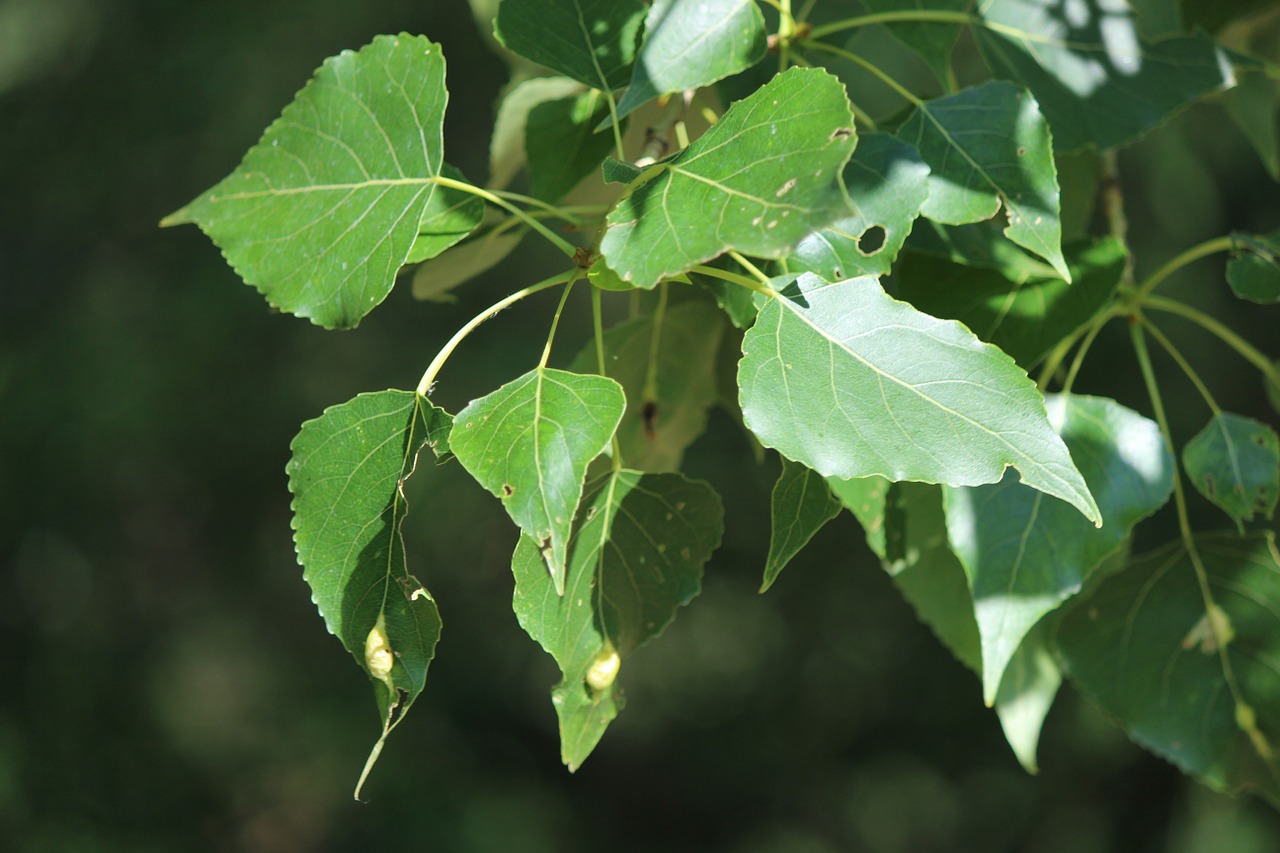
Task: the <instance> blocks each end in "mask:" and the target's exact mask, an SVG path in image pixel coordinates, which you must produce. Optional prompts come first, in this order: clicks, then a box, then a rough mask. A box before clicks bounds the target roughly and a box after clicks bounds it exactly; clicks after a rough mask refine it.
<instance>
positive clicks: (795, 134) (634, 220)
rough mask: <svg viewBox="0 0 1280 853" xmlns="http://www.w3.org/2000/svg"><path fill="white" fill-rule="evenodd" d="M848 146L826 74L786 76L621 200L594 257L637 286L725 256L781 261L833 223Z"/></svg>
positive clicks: (835, 85) (839, 95) (833, 84)
mask: <svg viewBox="0 0 1280 853" xmlns="http://www.w3.org/2000/svg"><path fill="white" fill-rule="evenodd" d="M853 145H854V132H853V115H852V113H851V112H850V107H849V98H848V96H847V95H845V91H844V86H843V85H842V84H841V83H840V81H839V80H837V79H836V78H835V77H833V76H831V75H830V74H828V73H826V72H825V71H821V70H819V69H813V68H792V69H790V70H789V71H786V72H785V73H783V74H779V75H778V76H776V77H774V78H773V80H771V81H770V82H769V83H767V84H766V85H764V86H762V87H761V88H760V89H759V90H757V91H756V92H755V94H753V95H751V96H750V97H748V98H746V99H744V100H742V101H739V102H738V103H736V104H734V105H733V106H732V107H730V108H729V109H728V111H726V112H725V114H724V116H723V117H721V119H720V121H719V122H718V123H716V124H715V125H714V126H713V127H711V128H710V129H709V130H708V131H707V132H706V133H704V134H703V135H702V136H701V137H699V138H698V139H697V140H696V141H694V142H693V144H691V145H690V146H689V147H688V148H686V149H684V150H683V151H681V152H680V153H679V154H677V155H675V156H674V157H673V158H672V159H671V160H669V161H665V163H664V165H665V168H661V167H660V168H658V169H655V170H654V171H655V172H656V173H657V174H656V176H655V177H653V178H651V179H650V180H649V181H647V182H646V183H643V184H641V185H640V186H638V187H636V188H635V189H634V190H633V191H632V193H631V194H630V195H629V196H627V197H625V198H623V199H622V200H621V201H619V202H618V204H617V206H615V207H614V209H613V211H612V212H610V214H609V216H608V220H607V225H608V230H607V231H606V232H605V235H604V239H603V241H602V242H601V251H602V253H603V254H604V256H605V259H606V261H607V262H608V264H609V266H610V267H612V268H613V269H614V270H615V271H616V272H617V273H618V274H619V275H620V276H622V278H623V280H625V281H629V282H631V283H632V284H634V285H636V286H637V287H643V288H651V287H653V286H654V285H655V284H657V283H658V282H659V281H661V280H662V279H663V278H664V277H666V276H670V275H673V274H675V273H679V272H684V271H686V270H688V269H689V268H690V267H692V266H693V265H694V264H699V263H702V262H703V261H706V260H710V259H711V258H714V257H715V256H717V255H719V254H721V253H722V252H724V251H726V250H728V249H738V250H740V251H743V252H746V253H748V254H751V255H755V256H758V257H768V258H776V257H780V256H782V255H783V254H785V253H786V252H787V251H789V250H790V249H791V247H792V246H794V245H795V244H796V243H798V242H799V241H800V240H801V239H802V238H803V237H804V236H805V235H806V234H808V233H809V232H810V231H812V230H814V229H815V228H819V227H821V226H823V225H825V224H827V223H828V222H831V221H832V220H834V219H837V218H839V214H840V213H841V212H842V210H843V205H844V200H843V196H842V194H841V192H840V188H839V185H838V182H837V178H838V176H839V173H840V170H841V169H842V168H843V167H844V164H845V162H846V161H847V160H848V159H849V155H850V153H852V151H853ZM743 152H750V154H751V157H750V161H751V162H750V168H744V160H743Z"/></svg>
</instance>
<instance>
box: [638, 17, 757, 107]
mask: <svg viewBox="0 0 1280 853" xmlns="http://www.w3.org/2000/svg"><path fill="white" fill-rule="evenodd" d="M765 41H766V32H765V25H764V15H762V14H761V13H760V7H759V6H757V5H756V3H755V0H655V2H654V4H653V5H652V6H650V7H649V15H648V17H647V18H646V19H645V39H644V46H643V47H642V48H641V49H640V55H639V56H638V57H637V59H636V64H635V68H634V69H633V70H632V72H631V84H630V85H629V86H628V87H627V91H626V92H625V93H624V94H623V96H622V100H621V101H619V102H618V115H619V116H624V115H627V114H628V113H630V112H631V111H632V110H634V109H635V108H636V107H639V106H640V105H641V104H644V103H645V102H646V101H648V100H650V99H651V98H656V97H658V96H659V95H666V94H668V93H671V92H683V91H685V90H686V89H697V88H700V87H702V86H708V85H710V84H712V83H714V82H716V81H717V80H720V79H723V78H725V77H728V76H729V75H730V74H737V73H738V72H739V71H742V70H743V69H745V68H750V67H751V66H752V65H755V64H756V63H757V62H759V61H760V60H761V59H763V58H764V52H765Z"/></svg>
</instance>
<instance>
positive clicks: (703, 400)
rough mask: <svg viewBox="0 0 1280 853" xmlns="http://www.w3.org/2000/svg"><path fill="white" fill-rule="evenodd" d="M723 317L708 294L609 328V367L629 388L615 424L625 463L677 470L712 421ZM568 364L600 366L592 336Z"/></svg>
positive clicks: (606, 346)
mask: <svg viewBox="0 0 1280 853" xmlns="http://www.w3.org/2000/svg"><path fill="white" fill-rule="evenodd" d="M724 330H725V320H724V317H723V316H722V315H721V313H720V312H719V311H718V310H716V307H715V306H714V305H712V304H710V303H709V302H703V301H697V300H690V301H687V302H681V303H678V304H676V305H671V306H669V307H667V308H666V309H665V310H664V311H663V312H662V314H661V316H659V314H658V313H657V312H656V311H655V312H652V313H649V314H646V315H645V316H643V317H638V318H636V319H635V320H628V321H625V322H623V323H620V324H618V325H616V326H614V327H613V328H611V329H609V330H608V331H606V332H605V334H604V352H605V375H606V376H608V377H610V378H611V379H615V380H617V382H618V383H619V384H620V385H622V388H623V391H624V392H625V393H626V395H627V410H626V413H625V414H624V415H623V416H622V422H621V424H619V426H618V447H619V449H620V450H621V452H622V460H623V464H624V465H626V466H627V467H628V468H633V469H636V470H640V471H654V472H657V471H675V470H677V469H679V467H680V461H681V459H682V458H683V456H684V451H685V448H687V447H688V446H689V445H690V444H692V443H693V442H694V441H695V440H696V439H697V438H698V436H700V435H702V433H703V432H704V431H705V430H706V428H707V412H708V410H709V409H710V408H711V406H712V405H713V404H714V403H715V401H716V353H717V352H718V351H719V349H720V340H721V338H722V337H723V336H724ZM571 369H572V370H575V371H579V372H582V373H587V372H592V371H594V370H595V369H596V348H595V343H594V342H592V343H589V344H588V345H587V346H586V347H584V348H583V350H582V352H581V353H579V354H578V357H577V358H576V359H574V362H573V364H572V365H571Z"/></svg>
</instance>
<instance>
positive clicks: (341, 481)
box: [288, 391, 448, 795]
mask: <svg viewBox="0 0 1280 853" xmlns="http://www.w3.org/2000/svg"><path fill="white" fill-rule="evenodd" d="M447 421H448V415H447V414H446V413H445V412H444V411H443V410H442V409H438V408H436V407H435V406H433V405H431V404H430V403H428V402H427V401H426V400H425V399H424V398H421V397H419V396H418V395H417V394H415V393H413V392H411V391H382V392H379V393H376V394H361V395H360V396H358V397H356V398H355V399H353V400H350V401H348V402H346V403H343V404H342V405H340V406H333V407H331V408H329V409H326V410H325V412H324V414H323V415H321V416H320V417H319V418H316V419H315V420H311V421H307V422H306V423H305V424H303V425H302V429H301V431H300V432H299V433H298V435H297V437H296V438H295V439H294V440H293V445H292V450H293V457H292V459H290V461H289V465H288V474H289V491H290V492H291V493H292V494H293V529H294V543H295V545H296V547H297V551H298V561H299V562H300V563H301V564H302V567H303V577H304V579H305V580H306V582H307V585H308V586H310V587H311V595H312V600H313V601H315V604H316V607H317V609H319V611H320V615H321V616H323V617H324V621H325V625H326V626H327V627H328V628H329V631H330V632H331V633H332V634H334V635H335V636H337V637H338V639H339V640H341V641H342V644H343V645H344V646H345V647H346V648H347V651H349V652H351V654H352V655H354V656H355V658H356V661H357V662H359V663H360V665H361V666H362V667H364V669H365V671H366V672H367V673H368V674H369V678H370V679H371V680H372V681H373V684H374V690H375V692H376V695H377V700H378V707H379V709H380V711H381V714H382V720H383V729H382V738H380V739H379V741H378V745H377V746H376V747H375V748H374V752H373V754H372V755H371V756H370V759H369V765H367V766H366V770H365V773H366V774H367V773H368V766H371V765H372V763H373V761H374V759H375V758H376V757H377V754H378V751H379V750H380V748H381V745H382V742H383V740H385V738H386V736H387V735H388V734H389V733H390V732H391V729H393V728H395V726H396V725H397V724H398V723H399V722H400V720H402V719H403V718H404V715H405V713H406V712H407V711H408V710H409V707H410V706H411V705H412V704H413V702H414V700H415V699H417V698H418V695H419V694H420V693H421V692H422V688H423V686H424V685H425V684H426V679H427V667H428V666H429V665H430V663H431V659H432V657H433V656H434V654H435V646H436V642H437V641H438V640H439V639H440V616H439V614H438V612H437V610H436V603H435V600H434V599H433V598H432V597H431V594H430V593H428V592H427V590H426V588H425V587H423V585H422V584H421V583H420V582H419V581H418V579H417V578H415V577H414V576H413V575H412V574H410V573H409V569H408V566H407V565H406V563H405V554H404V543H403V541H402V540H401V537H400V527H401V525H402V524H403V522H404V516H405V513H406V512H407V510H408V506H407V504H406V502H405V499H404V493H403V490H402V486H403V483H404V481H405V479H407V478H408V477H409V475H410V474H412V473H413V470H414V466H415V465H416V463H417V457H418V453H419V451H420V450H421V448H422V447H423V446H424V444H427V443H429V442H431V441H433V440H434V441H436V442H438V441H439V439H440V436H441V430H447V429H448V427H447ZM361 781H363V777H362V779H361ZM358 793H359V792H358V790H357V795H358Z"/></svg>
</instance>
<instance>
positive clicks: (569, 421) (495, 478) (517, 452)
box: [449, 367, 626, 592]
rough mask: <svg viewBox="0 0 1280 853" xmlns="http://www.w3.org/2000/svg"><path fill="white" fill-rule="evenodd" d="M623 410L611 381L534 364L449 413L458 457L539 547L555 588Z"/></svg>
mask: <svg viewBox="0 0 1280 853" xmlns="http://www.w3.org/2000/svg"><path fill="white" fill-rule="evenodd" d="M625 408H626V400H625V398H624V397H623V393H622V388H621V387H620V386H619V385H618V383H617V382H614V381H613V380H612V379H606V378H605V377H603V376H583V375H581V374H577V373H569V372H568V371H564V370H552V369H548V368H543V367H538V368H535V369H533V370H531V371H529V372H528V373H526V374H525V375H524V376H521V377H520V378H519V379H515V380H513V381H511V382H508V383H507V384H506V385H503V386H502V387H501V388H499V389H498V390H497V391H494V392H493V393H491V394H488V395H487V396H484V397H481V398H480V399H479V400H472V401H471V403H470V404H468V405H467V407H466V408H465V409H463V410H462V411H461V412H459V413H458V414H457V416H456V417H455V418H454V426H453V433H452V435H451V436H450V437H449V445H450V447H452V448H453V452H454V454H456V455H457V457H458V461H459V462H461V463H462V467H464V468H466V469H467V471H468V473H470V474H471V476H472V477H475V478H476V481H477V482H478V483H480V485H482V486H484V487H485V488H486V489H488V490H489V491H490V492H491V493H492V494H493V495H495V496H496V497H498V498H499V499H500V500H501V501H502V504H503V506H504V507H505V508H506V510H507V514H508V515H510V516H511V519H512V520H513V521H514V522H515V523H516V524H518V525H519V526H520V529H521V530H523V531H524V532H525V534H526V535H528V536H529V537H530V538H531V539H532V540H533V542H535V543H536V544H537V545H538V547H539V548H540V549H541V551H542V555H543V559H544V561H545V569H546V570H548V571H549V572H550V575H551V579H552V581H553V582H554V586H555V588H556V591H557V592H563V591H564V583H565V560H566V555H567V549H568V545H569V532H570V530H571V528H572V526H573V518H574V514H575V513H576V512H577V509H578V502H579V500H580V499H581V498H582V480H583V478H584V477H585V476H586V472H587V466H588V465H589V464H591V460H593V459H595V458H596V457H597V456H599V455H600V454H601V453H603V452H604V451H605V450H606V449H607V448H608V447H609V440H610V439H611V438H612V437H613V433H614V430H616V429H617V428H618V422H619V421H620V420H621V419H622V413H623V410H624V409H625Z"/></svg>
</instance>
